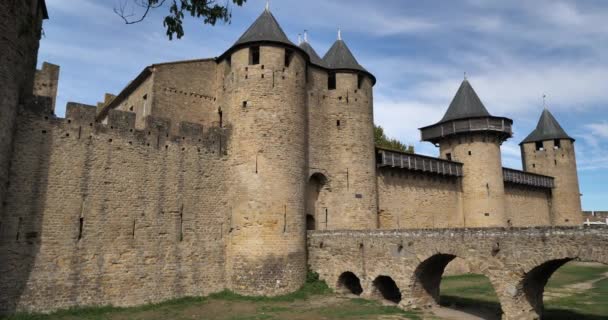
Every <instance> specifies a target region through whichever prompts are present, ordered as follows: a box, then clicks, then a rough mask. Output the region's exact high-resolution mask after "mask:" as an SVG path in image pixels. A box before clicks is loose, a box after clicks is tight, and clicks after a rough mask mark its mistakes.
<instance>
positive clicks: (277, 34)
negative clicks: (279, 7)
mask: <svg viewBox="0 0 608 320" xmlns="http://www.w3.org/2000/svg"><path fill="white" fill-rule="evenodd" d="M252 42H274V43H281V44H286V45H289V46H295V44H293V42H291V41H289V39H288V38H287V35H285V32H283V29H282V28H281V26H280V25H279V23H278V22H277V19H275V17H274V16H273V15H272V13H271V12H270V10H268V9H265V10H264V12H262V14H261V15H260V16H259V17H258V18H257V20H255V22H254V23H253V24H252V25H251V26H250V27H249V29H247V31H245V33H243V35H242V36H241V37H240V38H239V39H238V40H237V41H236V42H235V43H234V45H233V47H235V46H240V45H243V44H246V43H252Z"/></svg>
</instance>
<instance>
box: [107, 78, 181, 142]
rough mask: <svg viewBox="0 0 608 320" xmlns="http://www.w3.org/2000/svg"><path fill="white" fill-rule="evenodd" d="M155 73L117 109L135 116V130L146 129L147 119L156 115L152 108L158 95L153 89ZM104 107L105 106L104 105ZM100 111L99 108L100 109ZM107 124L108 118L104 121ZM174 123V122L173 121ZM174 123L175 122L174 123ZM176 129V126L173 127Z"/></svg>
mask: <svg viewBox="0 0 608 320" xmlns="http://www.w3.org/2000/svg"><path fill="white" fill-rule="evenodd" d="M154 76H155V74H154V73H151V74H150V76H149V77H147V78H146V79H144V80H143V81H142V82H141V83H140V84H139V85H138V86H137V87H136V88H135V89H133V91H132V92H131V93H130V94H129V95H128V96H127V97H126V98H125V99H124V100H123V101H121V102H120V104H119V105H118V106H117V107H116V110H120V111H126V112H132V113H134V114H135V128H136V129H139V130H143V129H145V128H146V125H147V124H146V117H147V116H149V115H154V116H155V114H153V112H154V111H156V110H154V109H153V108H152V101H154V98H155V97H156V95H157V94H158V93H157V92H155V91H154V90H153V89H154V88H153V85H154ZM102 105H105V103H104V104H102ZM98 109H99V108H98ZM103 122H104V123H107V117H106V119H104V121H103ZM172 122H173V121H172ZM173 123H174V122H173ZM173 127H175V126H173Z"/></svg>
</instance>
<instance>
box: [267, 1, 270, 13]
mask: <svg viewBox="0 0 608 320" xmlns="http://www.w3.org/2000/svg"><path fill="white" fill-rule="evenodd" d="M266 11H270V0H266Z"/></svg>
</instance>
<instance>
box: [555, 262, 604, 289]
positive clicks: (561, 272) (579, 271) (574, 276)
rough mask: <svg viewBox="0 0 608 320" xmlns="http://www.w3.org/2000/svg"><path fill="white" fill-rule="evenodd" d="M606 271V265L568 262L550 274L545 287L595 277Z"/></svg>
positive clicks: (558, 285)
mask: <svg viewBox="0 0 608 320" xmlns="http://www.w3.org/2000/svg"><path fill="white" fill-rule="evenodd" d="M606 271H608V267H607V266H602V265H581V264H577V263H568V264H566V265H564V266H563V267H561V268H559V269H558V270H557V271H556V272H555V273H554V274H553V276H551V278H550V279H549V282H548V283H547V286H546V287H545V288H547V289H548V288H560V287H564V286H567V285H570V284H575V283H580V282H584V281H589V280H593V279H597V278H600V277H601V276H602V274H603V273H604V272H606Z"/></svg>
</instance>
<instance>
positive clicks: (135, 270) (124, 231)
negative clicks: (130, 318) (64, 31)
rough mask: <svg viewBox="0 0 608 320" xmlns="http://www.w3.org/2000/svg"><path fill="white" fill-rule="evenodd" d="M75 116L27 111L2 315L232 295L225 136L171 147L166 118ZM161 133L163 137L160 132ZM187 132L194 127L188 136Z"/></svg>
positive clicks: (210, 134)
mask: <svg viewBox="0 0 608 320" xmlns="http://www.w3.org/2000/svg"><path fill="white" fill-rule="evenodd" d="M94 116H95V108H94V107H86V106H79V105H75V104H71V105H68V110H67V119H58V118H54V117H52V116H50V115H42V114H39V113H29V112H24V113H23V114H22V115H20V117H19V120H18V121H19V123H18V126H17V131H16V133H15V150H14V153H13V166H12V167H11V173H10V174H11V180H10V181H11V183H10V187H9V190H8V197H7V205H6V210H5V212H4V213H3V215H2V216H1V219H0V221H1V222H2V224H1V225H0V261H2V263H1V264H0V274H1V275H2V277H0V306H1V308H2V310H0V311H2V312H3V313H6V312H13V311H15V310H18V311H48V310H55V309H57V308H66V307H72V306H82V305H107V304H112V305H116V306H131V305H136V304H143V303H151V302H159V301H163V300H166V299H171V298H177V297H184V296H200V295H206V294H209V293H212V292H217V291H221V290H223V289H224V288H225V286H226V285H225V283H226V277H225V263H226V260H225V246H226V243H227V238H228V234H229V230H230V225H229V220H228V217H229V216H230V212H229V210H230V206H229V204H228V201H229V200H228V198H227V195H228V194H229V193H228V190H227V189H228V187H229V186H230V185H231V184H232V183H231V182H230V181H229V180H228V179H229V177H230V175H228V174H226V172H227V167H226V165H225V163H226V161H225V160H226V156H223V155H222V154H223V152H222V151H221V150H219V149H218V146H219V145H218V143H217V141H218V140H219V136H220V135H222V132H221V131H218V130H219V129H214V128H209V129H208V130H206V131H205V132H202V131H200V130H199V131H197V130H193V129H192V128H193V127H195V126H190V129H191V130H190V131H188V132H186V131H183V132H182V135H181V136H177V137H169V138H168V137H167V134H166V133H167V132H168V131H167V128H166V127H162V124H163V123H165V122H163V121H161V119H156V118H149V119H148V122H149V127H150V128H151V129H149V130H143V131H138V130H134V128H133V124H134V120H135V119H134V117H133V114H130V113H124V112H120V111H112V112H111V113H110V117H109V122H110V123H109V124H108V125H100V124H97V123H94ZM159 127H160V128H161V129H160V130H159V129H158V128H159ZM181 127H188V126H181Z"/></svg>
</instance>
